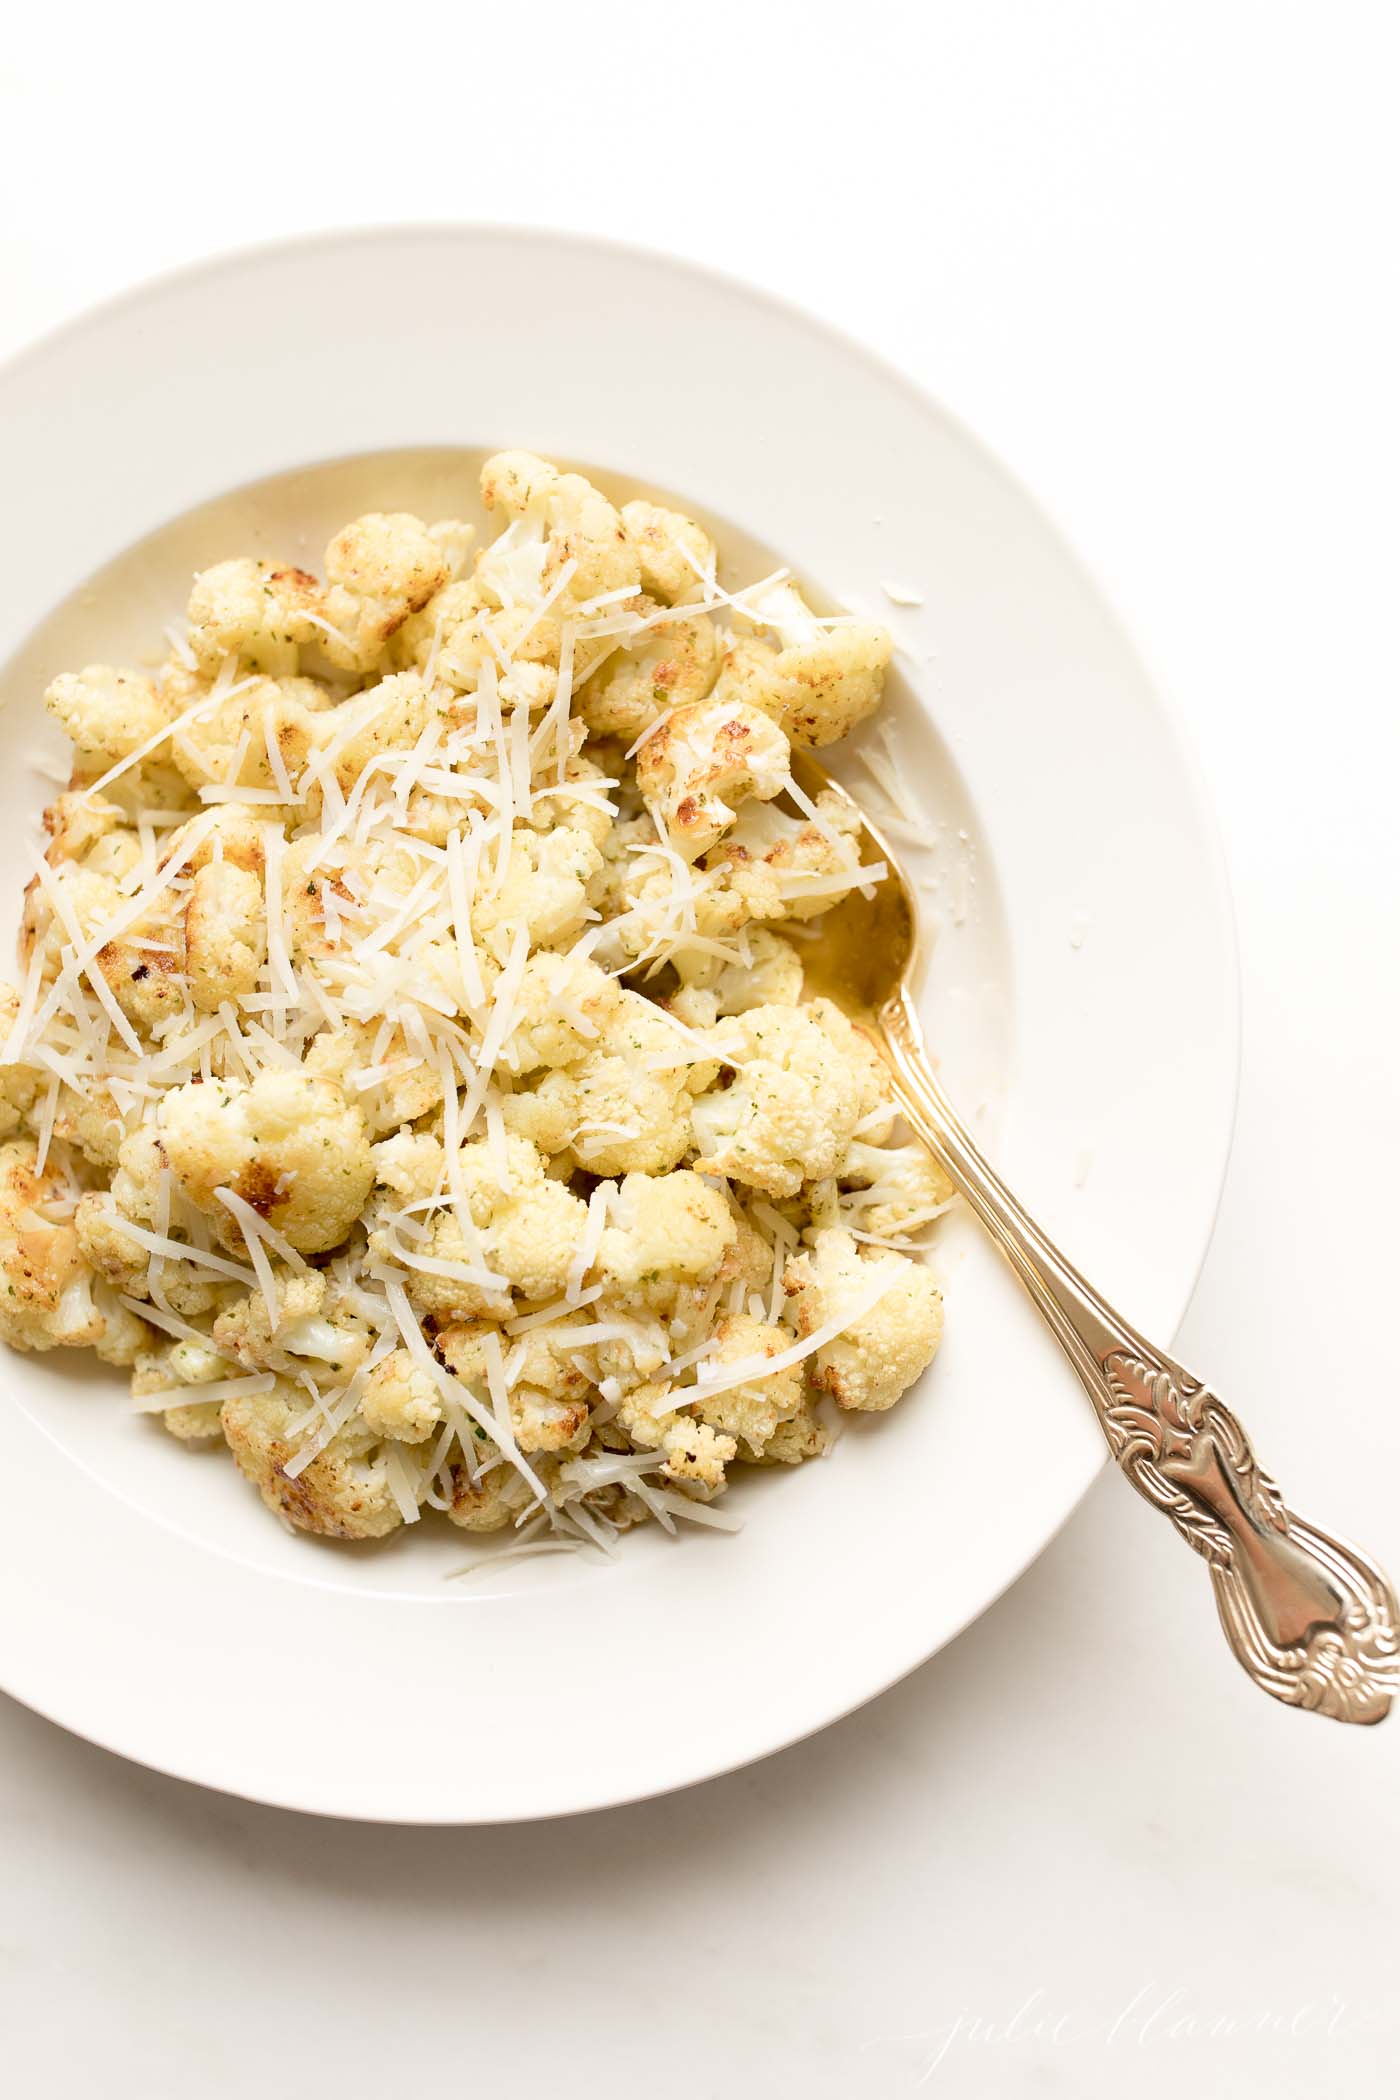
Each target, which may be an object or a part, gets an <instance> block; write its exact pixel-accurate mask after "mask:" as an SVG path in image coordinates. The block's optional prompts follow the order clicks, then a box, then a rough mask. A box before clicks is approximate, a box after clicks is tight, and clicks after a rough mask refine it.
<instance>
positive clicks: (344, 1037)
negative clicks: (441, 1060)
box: [304, 1021, 442, 1137]
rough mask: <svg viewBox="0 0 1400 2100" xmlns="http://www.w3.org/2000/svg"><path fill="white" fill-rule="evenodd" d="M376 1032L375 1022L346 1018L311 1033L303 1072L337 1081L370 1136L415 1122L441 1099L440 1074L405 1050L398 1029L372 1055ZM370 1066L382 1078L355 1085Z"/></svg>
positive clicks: (377, 1037) (408, 1050) (376, 1135)
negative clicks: (312, 1035) (360, 1114)
mask: <svg viewBox="0 0 1400 2100" xmlns="http://www.w3.org/2000/svg"><path fill="white" fill-rule="evenodd" d="M379 1036H380V1025H379V1023H378V1022H376V1021H346V1022H345V1023H344V1024H343V1026H341V1027H339V1028H327V1029H323V1030H322V1032H321V1034H320V1035H318V1036H314V1037H313V1038H312V1040H311V1042H310V1044H309V1045H308V1047H307V1051H306V1057H305V1060H304V1062H305V1066H306V1069H307V1071H308V1072H316V1073H319V1074H320V1075H321V1076H322V1077H323V1078H326V1079H334V1080H336V1081H338V1082H339V1084H340V1085H341V1087H343V1088H344V1090H345V1092H346V1094H347V1095H348V1096H349V1098H350V1099H352V1100H354V1101H355V1102H357V1103H358V1104H359V1108H360V1111H361V1113H362V1115H363V1116H364V1119H365V1127H366V1128H367V1130H368V1131H369V1134H370V1136H371V1137H382V1136H383V1135H384V1134H385V1132H386V1131H390V1130H397V1129H398V1128H399V1126H400V1125H401V1124H403V1123H416V1122H417V1121H418V1118H419V1117H420V1116H427V1115H431V1114H432V1111H433V1110H434V1109H435V1108H436V1107H437V1106H438V1105H439V1103H440V1102H441V1100H442V1074H441V1073H440V1072H439V1071H437V1069H436V1068H435V1067H434V1066H432V1065H430V1064H425V1063H424V1061H423V1059H422V1058H421V1057H419V1056H418V1055H417V1054H416V1053H415V1052H414V1051H412V1050H410V1049H409V1047H408V1042H407V1039H406V1038H405V1036H404V1032H403V1029H402V1028H395V1029H394V1030H393V1031H392V1033H391V1034H390V1035H389V1036H388V1039H387V1041H386V1042H385V1044H384V1047H383V1050H382V1052H381V1054H380V1055H379V1056H378V1057H377V1058H376V1057H374V1056H373V1055H372V1053H373V1051H374V1049H375V1047H376V1045H377V1043H378V1040H379ZM386 1067H387V1069H385V1068H386ZM371 1069H374V1070H376V1071H382V1072H383V1077H382V1078H380V1079H378V1080H377V1081H376V1082H375V1084H374V1085H373V1086H370V1087H366V1086H361V1085H359V1084H357V1083H356V1081H357V1075H361V1076H362V1075H363V1074H364V1073H366V1072H368V1071H370V1070H371Z"/></svg>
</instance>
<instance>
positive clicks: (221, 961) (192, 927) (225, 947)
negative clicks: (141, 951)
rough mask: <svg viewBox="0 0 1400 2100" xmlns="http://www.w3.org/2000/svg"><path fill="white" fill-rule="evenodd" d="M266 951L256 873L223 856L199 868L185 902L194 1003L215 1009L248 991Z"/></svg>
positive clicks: (204, 1010) (264, 912) (188, 969)
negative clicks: (251, 872) (221, 858)
mask: <svg viewBox="0 0 1400 2100" xmlns="http://www.w3.org/2000/svg"><path fill="white" fill-rule="evenodd" d="M266 953H267V907H266V905H265V903H264V901H263V886H262V882H261V880H260V879H259V877H258V876H256V875H250V874H249V872H248V870H247V869H246V868H240V867H238V866H236V865H235V863H234V862H233V861H227V860H224V861H216V862H213V863H211V864H210V865H209V866H208V867H204V868H200V869H199V870H198V871H197V872H196V874H195V876H194V879H193V881H192V882H191V884H190V892H189V896H188V898H187V900H186V903H185V976H186V979H187V981H188V984H189V988H190V997H191V998H192V999H193V1001H194V1003H195V1005H196V1006H197V1007H198V1008H199V1009H200V1011H201V1012H202V1013H207V1014H212V1013H217V1011H218V1009H219V1007H220V1006H221V1005H222V1004H223V1003H224V1001H225V1000H229V1001H234V1002H236V1001H237V1000H239V999H241V998H242V997H243V995H244V993H245V992H251V991H253V990H254V989H255V987H256V985H257V982H258V972H259V971H260V970H261V969H262V966H263V957H264V956H265V955H266ZM149 960H150V958H149V957H148V958H147V962H148V963H149Z"/></svg>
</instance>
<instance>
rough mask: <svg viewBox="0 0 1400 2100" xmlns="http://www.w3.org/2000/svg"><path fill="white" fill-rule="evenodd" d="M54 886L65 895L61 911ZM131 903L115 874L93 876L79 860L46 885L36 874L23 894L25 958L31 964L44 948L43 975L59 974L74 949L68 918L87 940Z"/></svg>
mask: <svg viewBox="0 0 1400 2100" xmlns="http://www.w3.org/2000/svg"><path fill="white" fill-rule="evenodd" d="M51 890H52V891H55V892H57V894H58V896H59V897H61V899H62V905H63V908H62V910H61V911H60V910H56V909H55V906H54V903H53V900H52V898H51V896H50V891H51ZM126 901H127V900H126V898H125V897H124V896H123V894H122V891H121V889H120V888H119V887H118V885H117V883H116V881H115V880H114V879H113V877H112V876H110V875H97V874H94V873H93V872H92V870H91V869H89V868H84V867H80V866H79V865H78V864H77V863H76V862H75V861H64V862H63V864H62V866H61V867H57V868H55V869H54V870H53V872H52V874H51V875H50V876H49V877H48V879H47V881H46V882H44V883H42V884H41V882H40V880H39V878H38V876H37V875H36V876H34V878H33V879H32V881H30V882H29V884H28V885H27V886H26V889H25V892H24V913H23V917H22V919H21V921H20V936H19V952H20V959H21V961H22V962H23V963H24V964H25V965H26V966H27V965H28V964H29V963H30V962H32V960H33V957H34V952H35V950H36V949H39V950H40V951H41V953H42V956H43V965H42V967H43V974H44V976H45V977H46V978H47V977H56V976H57V975H58V972H59V971H60V970H61V969H62V967H63V965H64V963H65V962H66V961H67V960H68V956H69V954H70V953H71V950H72V945H73V943H72V935H71V934H70V932H69V930H68V922H69V921H71V922H72V924H73V925H75V926H76V927H77V929H78V931H79V932H80V933H81V935H82V937H83V939H84V940H88V939H90V938H91V936H92V935H93V934H94V933H96V932H97V930H98V928H99V927H100V926H102V925H104V924H105V923H106V922H107V921H108V920H109V919H111V918H112V917H113V916H114V915H115V914H116V913H117V912H119V911H120V910H121V907H122V905H123V904H124V903H125V902H126Z"/></svg>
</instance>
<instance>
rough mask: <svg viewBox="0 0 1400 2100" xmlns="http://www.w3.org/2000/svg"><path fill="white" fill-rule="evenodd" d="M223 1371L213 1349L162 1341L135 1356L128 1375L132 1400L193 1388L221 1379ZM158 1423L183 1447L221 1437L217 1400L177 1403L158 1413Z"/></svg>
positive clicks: (193, 1344)
mask: <svg viewBox="0 0 1400 2100" xmlns="http://www.w3.org/2000/svg"><path fill="white" fill-rule="evenodd" d="M227 1369H228V1365H227V1364H226V1363H225V1362H224V1361H223V1359H222V1358H221V1357H220V1356H218V1355H217V1354H216V1353H215V1351H214V1350H213V1349H207V1348H200V1347H199V1345H198V1344H197V1343H194V1342H162V1343H160V1344H159V1345H158V1346H157V1347H154V1348H150V1347H148V1348H145V1349H143V1350H142V1351H141V1353H140V1354H139V1355H138V1356H137V1357H136V1359H135V1365H134V1368H133V1370H132V1373H131V1394H132V1398H133V1399H134V1400H144V1399H147V1398H148V1397H149V1396H150V1395H151V1394H152V1393H164V1392H168V1391H169V1389H170V1388H171V1387H172V1386H177V1385H187V1386H191V1387H194V1388H196V1389H197V1388H198V1387H199V1386H201V1385H208V1384H209V1383H210V1382H211V1381H212V1380H213V1379H216V1378H222V1377H223V1375H224V1374H225V1372H226V1371H227ZM161 1421H162V1422H163V1423H164V1425H165V1427H166V1429H167V1430H168V1431H169V1432H170V1434H171V1436H173V1437H178V1438H179V1440H180V1442H181V1443H183V1444H201V1443H208V1442H210V1441H212V1440H213V1439H214V1438H216V1437H222V1435H223V1423H222V1422H221V1421H220V1419H219V1402H218V1401H217V1400H200V1399H198V1398H197V1397H191V1398H190V1399H189V1400H187V1401H177V1402H176V1403H175V1404H174V1405H173V1406H171V1407H167V1408H164V1409H163V1410H162V1412H161Z"/></svg>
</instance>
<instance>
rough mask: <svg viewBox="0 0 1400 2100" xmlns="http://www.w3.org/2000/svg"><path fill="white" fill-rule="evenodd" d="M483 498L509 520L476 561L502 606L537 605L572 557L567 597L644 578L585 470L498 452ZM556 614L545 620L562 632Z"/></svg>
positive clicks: (480, 579) (485, 474)
mask: <svg viewBox="0 0 1400 2100" xmlns="http://www.w3.org/2000/svg"><path fill="white" fill-rule="evenodd" d="M481 500H482V502H483V503H484V504H485V505H486V508H487V509H488V510H493V511H494V510H500V511H502V512H503V513H504V514H505V516H506V518H507V519H508V520H509V523H508V524H507V526H506V529H505V531H504V532H502V534H501V535H500V537H499V539H497V540H495V541H493V542H492V544H491V545H490V546H489V547H486V548H484V549H483V550H482V552H481V553H480V554H479V555H478V556H477V560H476V580H477V583H478V584H479V585H480V586H481V587H482V588H483V589H484V590H485V591H486V592H487V594H488V595H489V596H490V597H491V598H493V599H494V600H495V601H496V603H497V604H499V605H502V606H507V607H509V606H514V605H518V604H520V603H521V602H522V601H524V602H525V603H527V604H529V605H532V606H533V605H536V604H538V602H539V600H540V599H541V598H542V597H544V596H545V595H546V593H547V592H548V591H549V589H550V587H551V586H552V585H553V584H554V583H555V582H556V580H557V578H558V575H559V571H560V570H561V569H562V568H563V567H564V565H565V563H566V562H570V561H572V562H574V563H576V564H577V566H576V567H575V569H574V571H573V573H572V575H571V576H570V578H569V582H568V585H567V587H566V589H565V593H564V596H565V598H566V599H569V600H572V601H573V602H574V603H575V604H578V603H581V602H582V601H583V600H584V599H586V598H594V597H597V596H598V595H599V594H600V593H602V592H604V591H619V590H625V589H626V588H627V587H628V586H629V585H632V586H636V585H637V584H638V583H639V581H640V577H641V564H640V561H639V559H638V555H637V550H636V548H635V546H634V545H633V544H632V542H631V541H630V540H629V539H628V537H627V533H626V531H625V530H624V528H623V523H622V520H621V518H620V517H619V516H618V514H617V512H616V511H615V510H614V509H613V507H612V505H611V503H609V502H608V500H607V498H606V496H603V495H600V494H599V492H598V490H597V489H595V488H594V487H593V484H592V483H591V482H589V481H585V480H584V478H583V476H582V475H581V474H561V473H560V472H559V470H558V468H557V467H552V466H550V464H549V463H548V461H547V460H543V459H539V458H537V457H536V456H535V454H534V453H532V452H498V453H496V454H495V456H494V457H493V458H491V459H488V460H487V462H486V464H485V466H484V467H483V468H482V470H481ZM559 618H560V615H559V611H558V610H557V609H555V608H551V611H550V613H548V614H546V615H545V618H544V620H543V621H542V622H541V623H540V625H541V627H545V626H548V627H551V628H553V629H554V630H555V632H557V629H558V626H559ZM555 660H556V661H557V656H556V659H555Z"/></svg>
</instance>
